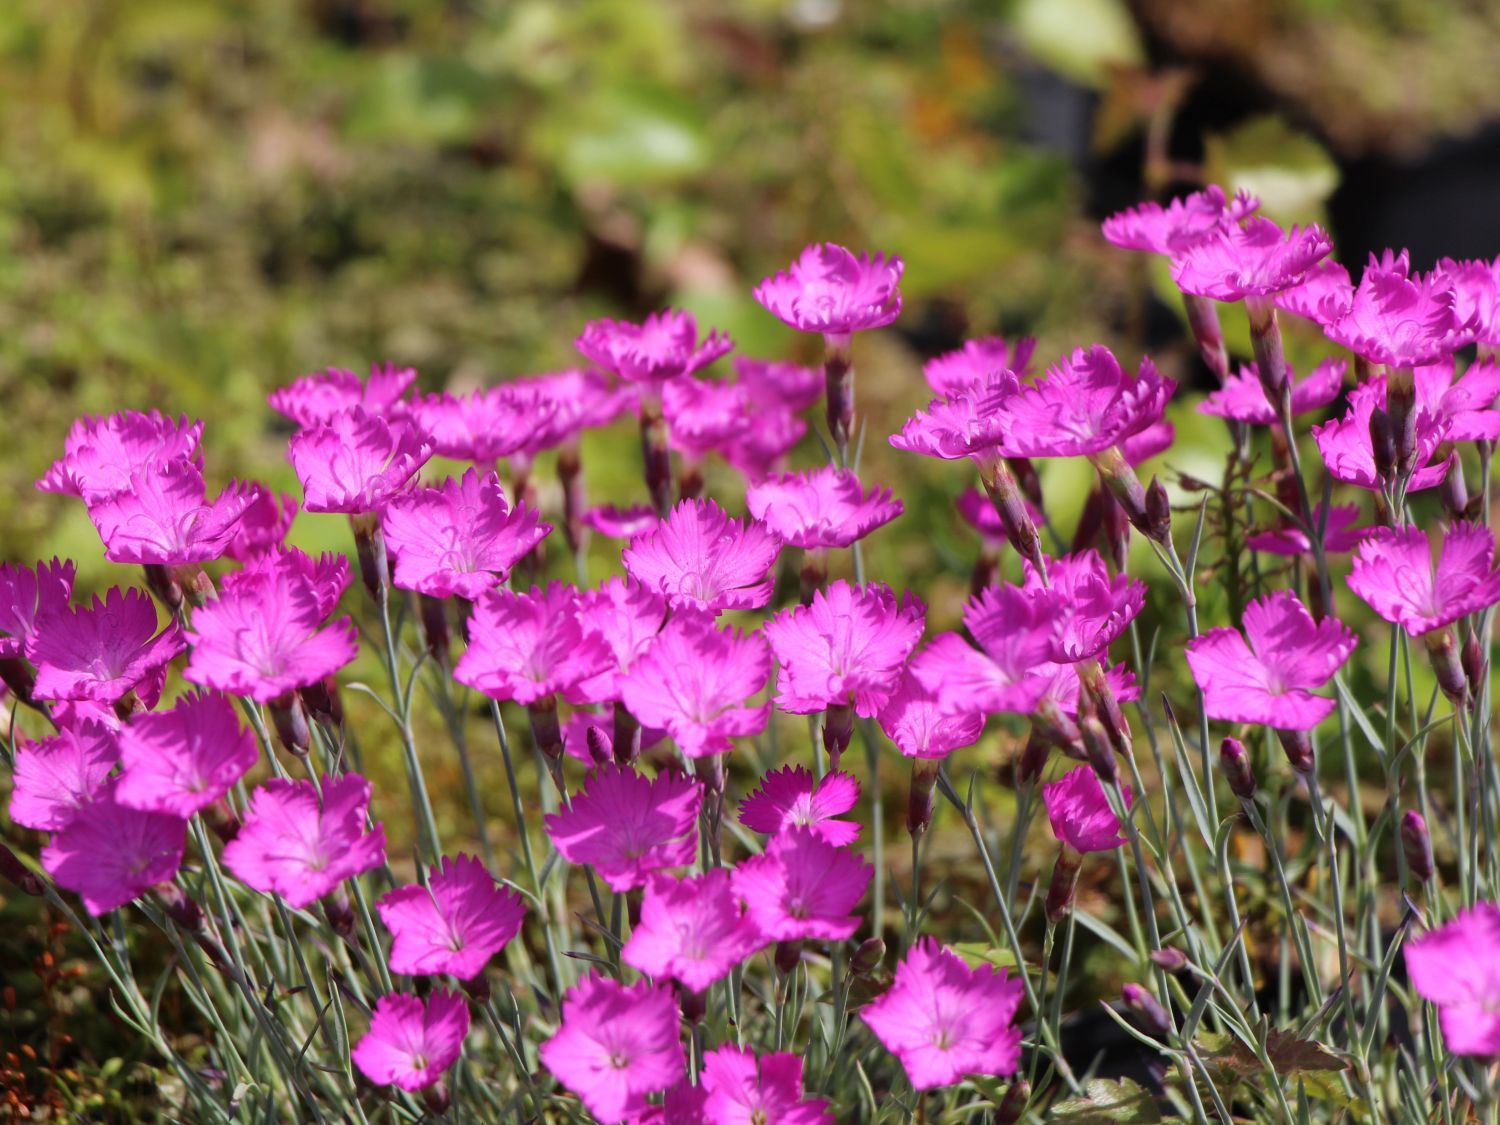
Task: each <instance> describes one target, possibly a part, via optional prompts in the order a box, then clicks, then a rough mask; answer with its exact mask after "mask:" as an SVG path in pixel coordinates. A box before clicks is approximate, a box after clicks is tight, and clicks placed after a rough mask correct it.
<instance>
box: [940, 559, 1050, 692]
mask: <svg viewBox="0 0 1500 1125" xmlns="http://www.w3.org/2000/svg"><path fill="white" fill-rule="evenodd" d="M964 624H965V625H966V626H967V627H968V630H969V634H970V635H971V636H972V637H973V638H974V640H975V641H976V642H977V643H978V644H979V648H978V649H975V648H972V647H971V646H970V645H969V644H968V642H966V641H965V640H964V639H963V638H962V637H960V636H959V635H958V634H956V633H942V634H940V635H939V636H937V637H936V638H935V639H934V640H933V641H932V643H931V644H929V645H928V646H927V647H926V648H925V649H923V650H922V652H921V653H919V654H918V655H917V657H916V659H914V660H913V661H912V665H911V669H912V674H913V675H915V676H916V677H917V679H918V680H919V681H920V682H921V683H922V684H923V686H925V687H926V688H927V689H928V690H929V691H932V692H935V693H936V694H937V696H938V699H939V700H940V701H943V702H944V705H945V706H949V707H951V708H952V709H953V710H954V711H956V712H963V711H971V712H982V713H995V712H1002V711H1010V712H1016V713H1018V714H1026V713H1028V712H1029V711H1031V709H1032V708H1033V707H1035V706H1036V705H1037V703H1038V701H1040V699H1041V698H1042V695H1043V694H1044V693H1045V692H1046V690H1047V677H1046V676H1045V675H1043V674H1041V673H1043V672H1045V671H1046V670H1047V669H1046V665H1047V664H1048V662H1049V661H1050V660H1051V658H1052V654H1053V653H1054V652H1055V651H1056V647H1057V632H1058V627H1059V604H1058V599H1057V598H1056V597H1054V596H1052V595H1050V594H1046V593H1044V592H1043V591H1040V590H1023V589H1019V588H1017V587H1015V586H991V587H989V588H988V589H985V590H982V591H980V593H979V594H978V595H976V596H975V597H973V598H971V599H970V600H969V604H968V605H967V606H965V607H964Z"/></svg>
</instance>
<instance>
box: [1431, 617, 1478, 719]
mask: <svg viewBox="0 0 1500 1125" xmlns="http://www.w3.org/2000/svg"><path fill="white" fill-rule="evenodd" d="M1422 642H1423V643H1424V644H1425V645H1426V646H1427V659H1428V660H1429V661H1431V662H1432V671H1433V674H1434V675H1436V676H1437V682H1438V687H1440V688H1442V689H1443V694H1444V695H1446V696H1447V697H1448V702H1450V703H1452V704H1453V706H1454V707H1456V708H1461V707H1463V705H1464V700H1465V699H1466V698H1467V696H1468V690H1469V681H1468V677H1467V675H1466V674H1465V672H1464V667H1463V663H1462V661H1461V660H1460V659H1459V655H1458V641H1457V640H1456V639H1455V638H1454V636H1453V630H1452V629H1449V628H1442V629H1434V630H1432V631H1431V632H1429V633H1424V634H1423V635H1422Z"/></svg>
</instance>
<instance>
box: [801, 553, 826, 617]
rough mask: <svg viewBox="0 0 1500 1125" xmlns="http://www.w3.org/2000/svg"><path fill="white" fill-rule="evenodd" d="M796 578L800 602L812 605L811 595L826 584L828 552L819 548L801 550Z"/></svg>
mask: <svg viewBox="0 0 1500 1125" xmlns="http://www.w3.org/2000/svg"><path fill="white" fill-rule="evenodd" d="M798 579H799V582H800V586H801V589H800V591H799V592H800V594H801V599H802V604H803V605H812V602H813V595H814V594H816V593H817V592H818V591H819V590H821V589H822V588H823V587H824V586H826V585H828V552H827V551H826V550H823V549H821V548H817V549H808V550H805V551H803V552H802V570H801V571H800V572H799V573H798Z"/></svg>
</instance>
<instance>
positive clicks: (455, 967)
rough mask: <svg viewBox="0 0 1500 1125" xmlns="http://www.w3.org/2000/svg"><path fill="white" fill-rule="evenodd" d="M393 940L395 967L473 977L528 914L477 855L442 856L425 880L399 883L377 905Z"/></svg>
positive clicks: (411, 971)
mask: <svg viewBox="0 0 1500 1125" xmlns="http://www.w3.org/2000/svg"><path fill="white" fill-rule="evenodd" d="M375 909H376V910H378V911H379V912H380V920H381V921H382V922H384V923H385V926H386V929H388V930H390V931H391V936H392V937H393V938H394V939H395V940H394V941H393V942H392V943H391V960H390V964H391V972H393V973H409V974H424V973H447V974H448V975H449V976H454V977H457V978H458V979H459V980H472V979H474V977H476V976H478V975H479V974H480V973H481V972H483V971H484V967H485V965H486V964H487V963H488V962H489V959H490V958H491V957H493V956H494V955H495V954H496V953H498V952H500V950H501V949H503V948H504V947H505V945H506V943H507V942H509V941H510V940H511V939H512V938H513V937H515V936H516V934H518V933H520V932H521V923H522V922H524V921H525V919H526V905H525V903H524V902H522V900H521V896H520V895H518V894H516V893H515V892H514V891H508V890H505V889H503V888H502V887H500V886H498V885H497V884H496V883H495V880H494V877H493V876H492V875H490V873H489V872H488V871H486V870H485V867H484V864H482V863H480V862H479V860H477V859H475V858H474V857H473V856H468V855H462V854H460V855H458V856H455V857H452V858H450V857H448V856H444V857H443V858H442V859H440V860H439V861H438V866H437V868H436V869H434V870H433V871H432V872H431V873H430V877H429V879H428V882H427V885H426V886H425V887H424V886H421V885H420V884H417V885H412V886H405V887H397V888H396V889H395V890H393V891H390V892H388V893H386V894H384V895H382V896H381V897H380V900H379V901H378V902H377V903H376V904H375Z"/></svg>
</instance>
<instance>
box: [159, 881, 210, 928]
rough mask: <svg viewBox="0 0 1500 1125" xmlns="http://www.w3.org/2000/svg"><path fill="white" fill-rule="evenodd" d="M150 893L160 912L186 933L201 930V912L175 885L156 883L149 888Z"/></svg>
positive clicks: (185, 893)
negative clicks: (160, 909)
mask: <svg viewBox="0 0 1500 1125" xmlns="http://www.w3.org/2000/svg"><path fill="white" fill-rule="evenodd" d="M151 892H152V897H153V898H155V899H156V902H157V905H158V906H160V907H161V908H162V912H163V913H165V914H166V916H167V917H168V918H170V919H172V921H174V922H176V923H177V924H178V925H179V926H181V927H182V928H183V929H184V930H186V931H187V932H188V933H190V934H191V933H196V932H197V931H199V930H201V929H202V928H203V911H202V910H200V909H199V908H198V904H197V903H196V902H194V901H193V900H192V899H191V898H189V897H188V894H187V892H186V891H184V890H183V889H182V888H181V887H179V886H178V885H177V884H176V883H172V882H166V883H158V884H156V886H154V887H152V888H151Z"/></svg>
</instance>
